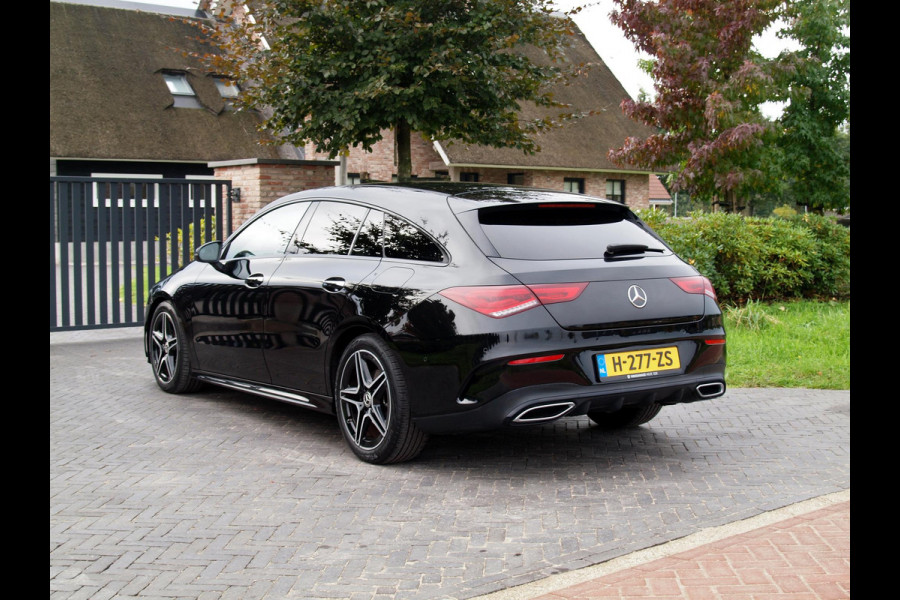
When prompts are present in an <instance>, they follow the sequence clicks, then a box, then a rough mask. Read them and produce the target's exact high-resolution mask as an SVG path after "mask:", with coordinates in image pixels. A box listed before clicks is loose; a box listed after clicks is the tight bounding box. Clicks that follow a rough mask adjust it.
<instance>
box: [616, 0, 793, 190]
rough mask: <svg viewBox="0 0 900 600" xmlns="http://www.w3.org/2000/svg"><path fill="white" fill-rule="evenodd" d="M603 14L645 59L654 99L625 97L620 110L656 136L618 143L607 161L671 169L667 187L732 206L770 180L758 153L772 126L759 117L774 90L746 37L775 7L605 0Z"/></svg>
mask: <svg viewBox="0 0 900 600" xmlns="http://www.w3.org/2000/svg"><path fill="white" fill-rule="evenodd" d="M614 1H615V4H616V5H617V9H616V10H614V11H613V12H612V13H611V15H610V17H611V19H612V21H613V22H614V23H615V24H617V25H618V26H619V27H620V28H621V29H622V30H623V31H624V33H625V35H626V37H628V38H629V39H630V40H631V41H632V42H633V43H634V44H635V46H636V47H637V48H638V49H639V50H641V51H643V52H645V53H647V54H648V55H650V57H651V59H650V61H648V62H647V63H646V67H647V68H648V69H649V72H650V74H651V76H652V77H653V80H654V87H655V91H656V94H655V98H654V99H653V100H649V99H647V98H642V99H639V100H638V101H632V100H625V101H624V102H623V103H622V108H623V110H624V111H625V113H626V114H627V115H628V116H629V117H631V118H633V119H635V120H637V121H639V122H642V123H644V124H646V125H650V126H653V127H656V128H657V130H658V133H656V134H653V135H651V136H649V137H647V138H646V139H643V140H641V139H636V138H631V137H629V138H627V139H626V140H625V143H624V145H623V146H622V147H621V148H618V149H615V150H611V151H610V153H609V157H610V159H611V160H612V161H614V162H616V163H618V164H621V165H626V164H631V165H636V166H639V167H644V168H654V169H656V168H663V169H672V170H674V177H673V181H672V189H673V190H674V191H678V190H686V191H689V192H691V194H693V195H694V196H695V197H697V198H702V199H711V198H716V197H717V198H718V199H720V200H723V199H724V200H725V202H726V203H730V204H732V206H734V205H735V204H736V199H737V198H738V197H740V196H741V195H743V194H745V193H746V192H748V191H749V190H759V189H761V188H765V187H766V186H768V185H771V184H772V182H776V181H777V180H778V178H777V177H774V176H773V175H774V172H775V171H776V170H777V167H778V164H779V162H778V161H777V160H773V156H772V154H771V153H770V152H769V151H768V150H767V149H768V148H769V147H770V144H771V143H772V142H773V141H774V139H775V135H776V132H777V130H776V128H775V127H774V126H773V124H772V123H770V122H769V121H768V120H767V119H766V118H765V117H763V116H762V114H761V113H760V111H759V105H760V104H761V103H762V102H764V101H766V100H768V99H770V98H771V94H772V91H771V89H772V85H773V83H774V80H773V77H772V75H771V72H770V68H769V66H768V64H767V62H766V61H765V60H764V59H763V58H762V57H761V56H760V55H758V54H757V53H755V52H754V51H753V37H754V36H755V35H756V34H758V33H760V32H762V31H763V30H764V29H765V28H766V27H767V26H768V25H769V24H770V23H772V21H773V20H774V19H775V17H776V16H777V13H778V11H777V8H778V6H779V4H780V2H779V0H729V1H722V0H658V1H647V0H614Z"/></svg>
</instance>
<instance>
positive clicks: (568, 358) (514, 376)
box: [144, 182, 726, 464]
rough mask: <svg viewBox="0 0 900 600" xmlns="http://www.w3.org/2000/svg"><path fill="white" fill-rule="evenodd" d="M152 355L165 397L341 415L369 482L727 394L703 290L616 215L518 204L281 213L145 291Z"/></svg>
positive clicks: (383, 196) (341, 202) (564, 205)
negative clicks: (396, 470)
mask: <svg viewBox="0 0 900 600" xmlns="http://www.w3.org/2000/svg"><path fill="white" fill-rule="evenodd" d="M144 346H145V352H146V355H147V358H148V361H149V362H150V364H151V366H152V369H153V375H154V377H155V379H156V382H157V383H158V385H159V387H161V388H162V389H163V390H165V391H167V392H172V393H181V392H190V391H194V390H196V389H197V388H198V386H200V385H201V384H203V383H209V384H215V385H219V386H225V387H227V388H233V389H236V390H242V391H244V392H248V393H251V394H257V395H260V396H264V397H267V398H271V399H276V400H281V401H285V402H290V403H294V404H298V405H302V406H305V407H309V408H311V409H314V410H318V411H324V412H328V413H333V414H335V415H336V417H337V422H338V426H339V427H340V430H341V431H342V433H343V436H344V438H345V439H346V442H347V443H348V444H349V447H350V448H351V449H352V450H353V452H354V453H355V454H356V455H357V456H358V457H359V458H360V459H362V460H364V461H367V462H370V463H376V464H383V463H395V462H401V461H405V460H410V459H412V458H414V457H416V456H417V455H418V454H419V453H420V451H421V450H422V448H423V446H424V445H425V443H426V440H427V438H428V436H429V434H442V433H461V432H462V433H464V432H474V431H486V430H492V429H496V428H501V427H519V426H529V425H535V424H543V423H549V422H551V421H554V420H556V419H560V418H567V417H573V416H580V415H587V416H588V417H589V418H590V419H591V420H592V421H593V422H594V423H596V425H597V426H598V427H606V428H620V427H633V426H637V425H641V424H644V423H646V422H648V421H650V420H651V419H652V418H654V417H655V416H656V415H657V414H658V413H659V411H660V409H661V408H662V407H664V406H666V405H671V404H676V403H682V402H693V401H696V400H706V399H711V398H716V397H719V396H722V395H723V394H724V393H725V356H726V352H725V330H724V327H723V319H722V313H721V311H720V309H719V306H718V305H717V302H716V295H715V292H714V290H713V288H712V285H711V284H710V282H709V280H708V279H706V278H705V277H703V276H702V275H700V274H699V273H698V272H697V270H696V269H694V268H693V267H692V266H690V265H689V264H687V263H686V262H684V261H683V260H681V259H680V258H679V257H678V256H676V255H675V253H674V252H672V250H671V249H670V248H669V247H668V246H667V245H666V244H665V242H663V240H662V239H661V238H660V237H659V236H658V235H656V233H654V232H653V231H652V230H651V229H650V228H649V227H648V226H647V225H646V224H645V223H644V222H643V221H641V220H640V219H639V218H638V217H637V216H636V215H635V214H634V213H633V212H632V211H631V210H629V209H628V208H627V207H626V206H624V205H622V204H620V203H618V202H614V201H610V200H605V199H599V198H593V197H588V196H584V195H579V194H570V193H564V192H556V191H548V190H541V189H530V188H521V187H515V186H491V185H485V184H454V183H438V182H436V183H421V184H417V185H416V184H412V185H397V184H394V185H388V184H373V185H358V186H347V187H334V188H321V189H313V190H307V191H303V192H299V193H295V194H291V195H289V196H286V197H284V198H281V199H280V200H277V201H275V202H273V203H271V204H270V205H268V206H266V207H265V208H263V209H262V210H260V211H259V212H258V213H257V214H256V215H255V216H253V217H252V218H251V219H249V220H248V221H247V222H246V223H245V224H244V225H243V226H241V227H240V228H239V229H237V230H236V231H235V232H234V233H233V234H232V235H231V236H229V237H228V239H226V240H224V241H213V242H210V243H207V244H205V245H203V246H201V247H200V248H199V249H198V250H197V252H196V257H195V260H194V261H193V262H191V263H190V264H188V265H187V266H185V267H184V268H183V269H181V270H180V271H177V272H176V273H174V274H172V275H171V276H169V277H168V278H166V279H164V280H163V281H160V282H159V283H158V284H156V285H155V286H154V287H153V288H152V289H151V290H150V294H149V298H148V302H147V314H146V324H145V337H144Z"/></svg>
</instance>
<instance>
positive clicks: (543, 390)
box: [415, 365, 726, 434]
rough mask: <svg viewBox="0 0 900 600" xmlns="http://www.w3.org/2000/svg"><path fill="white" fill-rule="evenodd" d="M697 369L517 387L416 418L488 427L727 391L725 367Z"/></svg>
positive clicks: (430, 425) (441, 425)
mask: <svg viewBox="0 0 900 600" xmlns="http://www.w3.org/2000/svg"><path fill="white" fill-rule="evenodd" d="M708 371H709V372H704V373H691V374H683V375H678V376H676V377H667V378H661V379H656V380H644V381H642V382H641V383H639V384H636V383H635V382H622V383H612V384H608V385H604V386H581V385H577V384H574V383H558V384H546V385H538V386H532V387H527V388H519V389H516V390H512V391H510V392H508V393H506V394H504V395H502V396H500V397H498V398H495V399H494V400H492V401H491V402H489V403H487V404H485V405H483V406H473V407H472V408H471V409H470V410H466V411H464V412H455V413H451V414H444V415H431V416H426V417H419V418H416V419H415V423H416V425H417V426H418V427H419V428H420V429H421V430H422V431H425V432H428V433H438V434H439V433H463V432H473V431H488V430H492V429H498V428H500V427H507V426H519V425H536V424H542V423H549V422H551V421H555V420H557V419H559V418H562V417H571V416H577V415H584V414H587V413H588V412H589V411H597V410H599V411H604V412H614V411H617V410H619V409H621V408H623V407H625V406H645V405H648V404H651V403H657V404H662V405H671V404H681V403H685V402H696V401H699V400H709V399H712V398H718V397H720V396H722V395H723V394H724V393H725V390H726V387H725V377H724V365H722V369H721V371H719V370H717V369H708Z"/></svg>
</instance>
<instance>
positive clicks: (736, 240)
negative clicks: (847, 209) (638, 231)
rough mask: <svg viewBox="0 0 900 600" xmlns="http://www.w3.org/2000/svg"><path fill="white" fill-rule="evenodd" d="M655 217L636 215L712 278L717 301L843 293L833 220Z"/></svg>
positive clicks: (840, 239) (841, 240)
mask: <svg viewBox="0 0 900 600" xmlns="http://www.w3.org/2000/svg"><path fill="white" fill-rule="evenodd" d="M656 212H657V211H639V216H640V217H641V218H642V219H643V218H644V216H645V215H646V216H647V217H648V219H647V220H646V222H647V223H648V225H650V226H651V227H653V229H654V230H655V231H656V232H657V233H658V234H659V235H660V237H662V238H663V239H664V240H665V241H666V243H667V244H668V245H669V246H670V247H671V248H672V249H673V250H674V251H675V252H676V253H677V254H678V255H679V256H681V257H682V258H683V259H684V260H686V261H687V262H688V263H690V264H692V265H693V266H694V267H696V268H697V270H698V271H700V273H702V274H703V275H705V276H706V277H708V278H709V279H710V281H711V282H712V284H713V287H715V289H716V293H717V294H718V296H719V299H720V300H722V301H725V302H732V303H744V302H747V301H749V300H751V299H754V298H755V299H758V300H779V299H791V298H817V297H846V296H849V293H850V283H849V282H850V232H849V230H847V229H845V228H843V227H841V226H840V225H838V224H837V223H836V222H835V221H834V220H833V219H829V218H828V217H821V216H818V215H797V216H794V217H789V218H778V217H768V218H759V217H743V216H741V215H736V214H731V213H692V214H690V215H689V216H687V217H678V218H672V217H669V218H661V217H660V215H658V214H656Z"/></svg>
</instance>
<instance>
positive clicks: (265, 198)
mask: <svg viewBox="0 0 900 600" xmlns="http://www.w3.org/2000/svg"><path fill="white" fill-rule="evenodd" d="M338 165H339V162H338V161H336V160H288V159H265V158H249V159H245V160H227V161H220V162H211V163H209V167H210V168H211V169H213V170H214V171H215V177H216V179H230V180H231V188H232V189H239V190H240V196H241V200H240V202H237V203H235V204H232V220H231V226H232V228H233V229H237V228H238V227H240V226H241V224H243V223H244V221H246V220H247V219H249V218H250V217H251V216H253V215H254V214H255V213H256V211H258V210H259V209H261V208H262V207H264V206H266V205H267V204H269V203H270V202H272V201H273V200H277V199H278V198H281V197H282V196H286V195H288V194H291V193H293V192H299V191H301V190H309V189H313V188H319V187H326V186H330V185H334V170H335V168H336V167H337V166H338Z"/></svg>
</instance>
